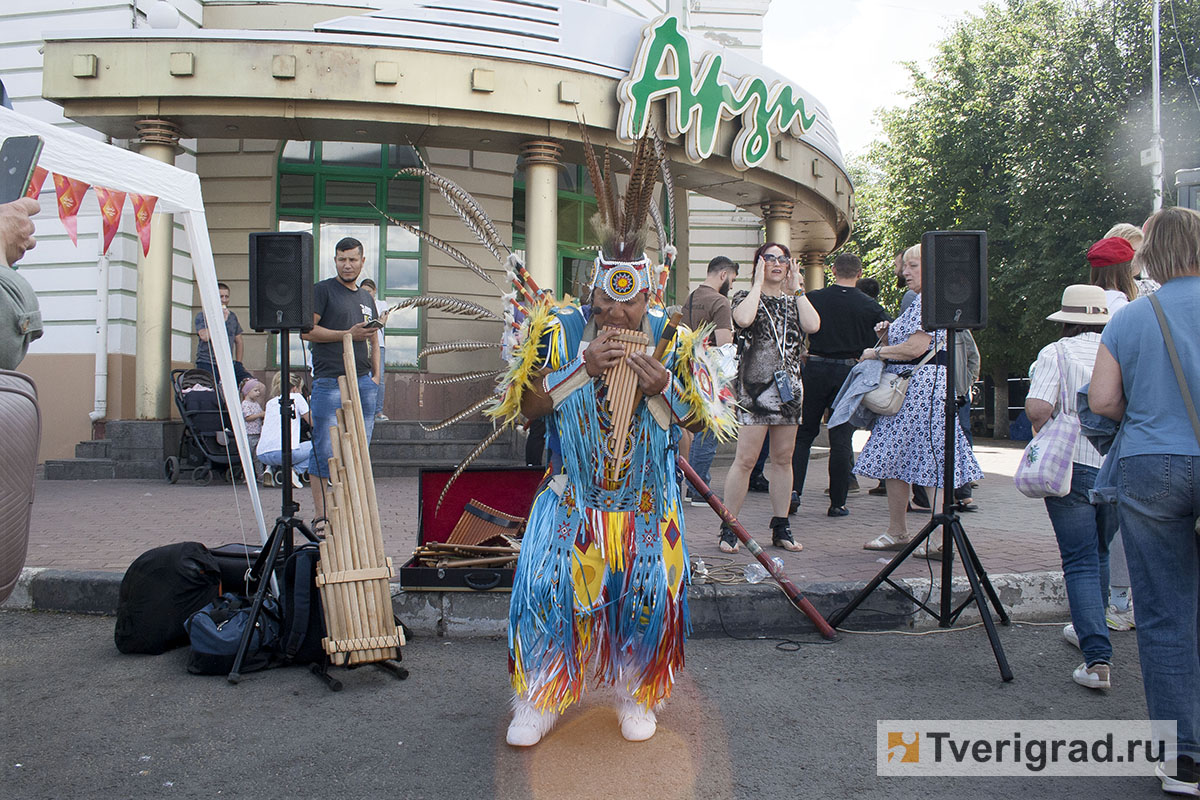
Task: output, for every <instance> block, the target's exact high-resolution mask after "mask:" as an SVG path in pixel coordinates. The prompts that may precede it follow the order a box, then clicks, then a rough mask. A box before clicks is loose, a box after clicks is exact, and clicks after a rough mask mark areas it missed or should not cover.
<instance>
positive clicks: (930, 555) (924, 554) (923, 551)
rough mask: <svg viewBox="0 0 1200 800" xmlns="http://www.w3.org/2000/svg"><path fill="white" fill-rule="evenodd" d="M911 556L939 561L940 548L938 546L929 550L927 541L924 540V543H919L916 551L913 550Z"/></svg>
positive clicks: (940, 558)
mask: <svg viewBox="0 0 1200 800" xmlns="http://www.w3.org/2000/svg"><path fill="white" fill-rule="evenodd" d="M912 554H913V555H914V556H916V557H917V558H927V559H929V560H930V561H941V560H942V546H941V545H940V544H939V545H938V546H937V547H934V548H930V547H929V540H928V539H926V540H925V541H923V542H921V544H920V546H918V547H917V549H916V550H913V552H912Z"/></svg>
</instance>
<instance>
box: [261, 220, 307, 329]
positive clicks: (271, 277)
mask: <svg viewBox="0 0 1200 800" xmlns="http://www.w3.org/2000/svg"><path fill="white" fill-rule="evenodd" d="M312 326H313V237H312V234H311V233H307V232H303V231H292V232H286V233H277V232H270V233H252V234H250V327H251V328H253V329H254V330H256V331H278V330H282V329H284V328H287V329H288V330H293V331H310V330H312Z"/></svg>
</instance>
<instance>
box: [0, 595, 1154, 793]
mask: <svg viewBox="0 0 1200 800" xmlns="http://www.w3.org/2000/svg"><path fill="white" fill-rule="evenodd" d="M112 627H113V620H112V618H111V617H100V616H85V615H71V614H55V613H47V612H29V611H13V610H5V611H0V675H2V676H3V686H4V691H3V702H2V703H0V730H3V731H4V734H3V736H2V737H0V764H2V767H0V796H3V797H5V798H21V800H41V799H42V798H45V799H46V800H61V799H62V798H164V797H178V798H213V797H232V798H255V800H260V799H262V800H267V799H269V798H327V797H352V798H353V797H389V798H399V799H407V798H414V799H420V798H501V799H507V798H539V799H541V798H547V799H548V798H555V799H556V800H557V799H559V798H566V799H568V800H569V799H572V798H603V799H604V800H614V798H633V797H647V798H654V800H659V799H660V798H661V799H663V800H674V799H675V798H705V800H717V799H720V798H764V797H767V798H790V797H806V798H860V797H888V798H892V799H894V800H904V799H905V798H914V799H916V798H919V799H920V800H932V799H934V798H955V800H958V799H959V798H964V797H968V798H969V797H979V798H992V797H1003V798H1008V797H1022V798H1026V799H1029V798H1051V797H1053V798H1062V799H1063V800H1069V799H1073V798H1077V799H1078V800H1096V799H1097V798H1115V797H1119V798H1122V800H1139V798H1159V797H1162V796H1163V795H1162V794H1161V792H1160V791H1159V789H1158V784H1157V781H1155V780H1154V779H1152V778H1149V777H1126V778H1046V777H1035V776H1032V775H1031V776H1029V777H1008V778H982V777H966V778H914V777H909V778H888V777H879V776H877V775H876V756H875V736H876V727H875V726H876V720H879V719H1012V718H1020V719H1137V718H1144V717H1145V715H1146V709H1145V704H1144V699H1143V695H1142V685H1141V679H1140V675H1139V670H1138V666H1137V651H1136V639H1135V636H1134V634H1132V633H1127V634H1115V635H1114V636H1113V645H1114V649H1115V659H1114V661H1115V667H1114V672H1113V688H1112V689H1111V690H1109V691H1105V692H1097V691H1093V690H1089V689H1085V688H1083V687H1080V686H1077V685H1075V684H1074V683H1072V682H1071V679H1070V672H1071V669H1072V668H1073V667H1074V666H1075V665H1076V664H1077V663H1078V662H1079V660H1080V655H1079V653H1078V651H1077V650H1074V649H1073V648H1071V647H1070V646H1069V645H1067V644H1066V643H1065V642H1064V641H1063V639H1062V637H1061V633H1060V631H1059V628H1058V627H1055V626H1044V627H1034V626H1029V625H1021V624H1018V625H1014V626H1012V627H1009V628H1004V629H1002V631H1001V636H1002V638H1003V642H1004V646H1005V649H1006V651H1007V654H1008V658H1009V660H1010V661H1011V663H1012V667H1013V671H1014V672H1015V674H1016V679H1015V680H1014V681H1012V682H1011V683H1003V682H1001V681H1000V679H999V676H998V673H997V671H996V667H995V663H994V661H993V659H992V653H991V650H990V648H989V647H988V643H987V639H986V637H985V636H984V634H983V632H982V631H981V630H980V629H978V628H973V629H957V630H955V631H953V632H949V633H933V634H927V635H901V634H896V633H886V634H876V635H855V634H844V635H842V636H841V637H840V639H839V640H838V641H837V642H834V643H823V642H820V641H819V640H816V639H815V637H812V636H805V637H801V638H802V639H803V641H802V642H800V643H799V644H796V645H792V646H789V645H786V644H780V643H777V642H774V641H738V640H735V639H733V638H729V637H721V638H707V639H699V640H693V641H691V642H689V644H688V649H687V666H686V668H685V670H684V671H683V673H682V674H681V675H680V677H679V681H678V683H677V686H676V690H675V694H674V696H673V697H672V699H671V701H670V702H669V703H668V705H667V706H666V708H665V710H663V711H662V712H661V713H660V715H659V723H660V724H659V729H658V733H657V734H656V735H655V736H654V737H653V738H652V739H650V740H649V741H648V742H644V743H639V744H633V743H629V742H625V741H624V740H623V739H622V738H621V737H620V734H619V731H618V728H617V723H616V717H615V715H614V713H613V712H612V711H611V709H610V708H609V707H608V706H607V705H606V703H605V695H604V694H603V693H600V692H596V693H592V694H590V695H589V697H588V698H587V699H585V701H584V702H583V703H582V704H581V706H580V707H577V708H575V709H572V710H571V711H570V712H569V713H568V714H567V715H566V716H565V717H564V718H563V719H562V720H561V721H560V723H559V725H558V727H557V728H556V729H555V730H554V731H553V732H552V733H551V734H550V735H549V736H548V737H547V738H546V739H545V740H544V741H543V742H542V743H541V744H539V745H538V746H536V747H534V748H532V749H528V750H517V749H513V748H510V747H508V746H507V745H506V744H505V743H504V730H505V727H506V725H507V722H508V701H509V688H508V685H507V675H506V650H505V643H504V641H503V640H499V639H482V640H480V639H456V640H447V639H439V638H435V637H428V636H419V637H417V638H416V639H414V640H413V641H412V642H411V643H410V644H409V645H408V646H407V647H405V648H404V650H403V658H404V664H405V665H406V666H407V667H408V669H409V670H410V672H411V674H410V676H409V678H408V679H407V680H404V681H398V680H396V679H395V678H393V677H391V676H389V675H387V674H385V673H384V672H382V671H380V670H376V669H373V668H370V667H365V668H360V669H357V670H353V671H344V670H339V671H338V674H339V677H340V678H341V679H342V681H343V682H344V685H345V688H344V690H343V691H341V692H338V693H334V692H330V691H329V690H328V689H326V688H325V686H324V685H323V684H321V683H320V682H319V681H318V680H317V679H316V678H315V677H313V676H312V675H311V674H309V673H308V672H307V671H306V670H305V669H304V668H299V667H293V668H286V669H277V670H272V671H267V672H261V673H254V674H252V675H248V676H246V677H245V678H244V679H243V681H242V682H241V683H240V684H239V685H237V686H233V685H230V684H229V683H228V682H227V681H226V680H225V679H223V678H221V677H198V676H193V675H189V674H188V673H187V672H186V671H185V663H186V649H183V650H177V651H172V652H170V653H167V654H164V655H161V656H123V655H121V654H119V653H118V652H117V651H116V649H115V647H114V645H113V638H112ZM730 633H731V634H735V635H740V631H738V630H731V631H730Z"/></svg>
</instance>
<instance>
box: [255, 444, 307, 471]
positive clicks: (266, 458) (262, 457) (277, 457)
mask: <svg viewBox="0 0 1200 800" xmlns="http://www.w3.org/2000/svg"><path fill="white" fill-rule="evenodd" d="M312 453H313V443H312V442H301V443H300V444H298V445H296V446H295V447H293V448H292V469H294V470H296V472H312ZM258 460H259V461H261V462H262V463H264V464H267V465H269V466H272V467H282V466H283V451H282V450H268V451H267V452H265V453H259V454H258Z"/></svg>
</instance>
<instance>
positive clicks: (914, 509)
mask: <svg viewBox="0 0 1200 800" xmlns="http://www.w3.org/2000/svg"><path fill="white" fill-rule="evenodd" d="M908 513H910V514H932V513H933V509H932V508H925V507H924V506H914V505H913V504H912V503H909V504H908Z"/></svg>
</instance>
